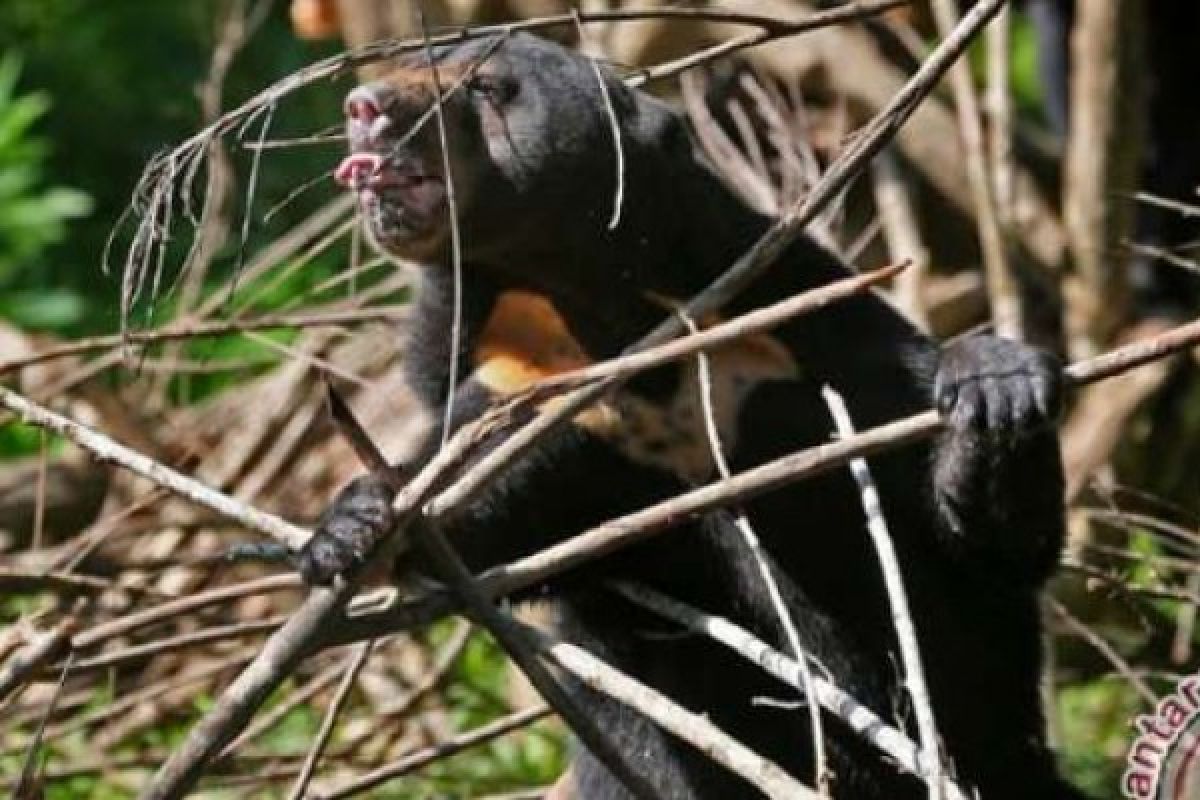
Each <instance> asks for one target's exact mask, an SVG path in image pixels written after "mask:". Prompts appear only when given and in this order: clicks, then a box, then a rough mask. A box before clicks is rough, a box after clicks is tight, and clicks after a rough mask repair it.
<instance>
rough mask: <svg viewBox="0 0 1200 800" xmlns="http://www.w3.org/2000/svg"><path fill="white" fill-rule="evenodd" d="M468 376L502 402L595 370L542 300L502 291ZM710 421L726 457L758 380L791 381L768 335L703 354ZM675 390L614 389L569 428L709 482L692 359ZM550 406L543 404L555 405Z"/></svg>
mask: <svg viewBox="0 0 1200 800" xmlns="http://www.w3.org/2000/svg"><path fill="white" fill-rule="evenodd" d="M472 362H473V368H474V372H473V377H474V379H475V380H476V381H477V382H478V383H480V384H482V385H484V386H485V387H487V388H488V389H489V390H491V391H492V392H494V393H495V394H497V395H499V396H505V395H511V394H514V393H517V392H520V391H523V390H525V389H528V388H529V387H530V386H532V385H533V384H535V383H536V382H538V381H539V380H543V379H545V378H549V377H552V376H554V375H559V374H562V373H564V372H569V371H571V370H573V369H578V368H580V367H584V366H587V365H588V364H590V363H592V359H591V358H590V357H589V356H588V354H587V353H586V351H585V350H584V349H583V347H582V346H581V345H580V344H579V342H578V341H576V340H575V338H574V337H573V336H572V335H571V332H570V329H569V328H568V326H567V324H566V322H565V321H564V320H563V318H562V317H561V316H560V315H559V313H558V311H557V309H555V307H554V305H553V304H552V303H551V302H550V301H549V300H547V299H546V298H545V297H542V296H540V295H536V294H532V293H529V292H520V291H510V292H505V293H503V294H502V295H501V296H500V297H499V298H498V300H497V302H496V306H495V308H494V309H493V311H492V313H491V315H490V316H489V318H488V320H487V322H486V323H485V325H484V328H483V331H482V332H481V334H480V337H479V341H478V344H477V345H476V348H475V351H474V353H473V358H472ZM707 362H708V369H707V372H708V393H709V397H710V398H711V408H712V415H711V416H712V419H711V424H712V425H713V427H714V428H715V432H716V434H717V436H718V437H719V439H720V442H721V446H722V449H723V450H724V452H726V453H730V452H732V451H733V448H734V447H735V446H736V445H737V439H738V431H737V428H738V423H739V417H740V410H741V407H742V403H743V402H744V401H745V399H746V398H747V397H748V396H749V394H750V393H751V392H752V391H753V390H754V388H755V387H756V386H758V385H759V384H760V383H762V382H764V381H772V380H787V379H793V378H795V377H797V374H798V370H797V367H796V363H795V361H794V360H793V359H792V357H791V354H790V353H789V352H788V350H787V349H786V348H785V347H784V346H783V345H782V344H780V342H779V341H778V340H776V339H774V338H773V337H771V336H768V335H763V334H757V335H751V336H747V337H744V338H742V339H739V340H737V341H735V342H732V343H730V344H727V345H725V346H723V347H720V348H716V349H714V350H710V351H708V354H707ZM679 369H680V376H679V381H678V385H677V388H676V390H675V391H674V393H673V394H671V395H669V396H668V397H666V398H662V399H657V398H656V399H654V400H651V399H649V398H647V397H645V396H643V395H640V394H638V393H636V392H633V391H630V390H628V389H620V390H618V391H616V392H614V393H613V394H611V395H609V396H608V397H607V398H606V399H605V400H603V401H601V402H599V403H597V404H595V405H594V406H592V407H591V408H589V409H587V410H585V411H582V412H580V413H579V414H578V415H577V416H576V417H575V420H574V424H575V425H576V426H578V427H580V428H582V429H584V430H586V431H588V432H589V433H591V434H592V435H594V436H596V437H597V438H600V439H602V440H604V441H606V442H609V443H610V444H611V445H612V446H613V447H615V448H617V449H618V450H619V451H620V452H622V453H623V454H624V455H625V456H627V457H628V458H629V459H631V460H632V461H634V462H636V463H638V464H644V465H647V466H651V467H655V468H658V469H662V470H665V471H668V472H671V473H673V474H674V475H676V476H677V477H679V478H680V479H681V480H683V481H684V482H687V483H702V482H704V481H706V480H709V479H711V477H712V476H713V475H714V474H715V472H716V469H715V466H714V464H713V460H712V450H711V445H710V442H709V432H708V428H707V425H708V424H709V423H707V422H706V414H705V409H704V403H703V392H704V391H705V389H704V387H703V386H702V383H701V377H702V376H701V370H700V366H699V362H698V360H697V359H696V358H695V357H693V358H689V359H687V360H685V361H683V362H681V363H680V367H679ZM554 402H555V401H553V400H551V401H549V403H550V404H553V403H554Z"/></svg>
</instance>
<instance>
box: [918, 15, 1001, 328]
mask: <svg viewBox="0 0 1200 800" xmlns="http://www.w3.org/2000/svg"><path fill="white" fill-rule="evenodd" d="M932 7H933V15H934V18H935V19H936V21H937V26H938V30H939V32H940V33H941V35H942V36H944V37H948V36H950V35H951V33H952V32H953V31H954V30H955V27H956V25H957V24H958V8H957V5H956V4H955V2H954V0H933V2H932ZM1002 8H1003V4H1001V9H1002ZM998 11H999V9H998ZM999 16H1000V13H998V14H997V17H999ZM950 78H951V80H952V85H953V88H954V105H955V108H956V110H957V111H958V125H959V135H960V136H961V137H962V143H963V150H964V151H965V153H966V165H965V166H966V171H967V180H968V182H969V183H970V186H971V197H972V199H973V200H974V204H975V222H976V225H977V226H978V229H979V245H980V249H981V251H982V253H983V271H984V275H985V277H986V278H987V287H988V298H989V300H990V301H991V307H992V320H993V322H994V324H995V326H996V331H997V333H999V334H1000V335H1002V336H1007V337H1009V338H1014V339H1019V338H1021V333H1022V327H1023V322H1022V318H1021V317H1022V313H1021V312H1022V309H1021V302H1020V295H1019V292H1018V288H1017V283H1016V280H1015V277H1014V276H1013V274H1012V270H1011V265H1010V263H1009V258H1008V253H1007V248H1006V245H1005V241H1004V233H1003V229H1002V228H1001V225H1000V220H999V217H998V216H997V213H996V198H995V194H994V190H995V187H993V186H992V183H991V180H990V179H989V177H988V168H987V164H988V160H987V151H986V144H985V142H984V133H983V120H982V119H980V116H979V97H978V95H977V94H976V91H975V83H974V79H973V78H972V76H971V67H970V65H969V64H967V63H966V62H965V61H964V62H961V63H959V64H956V65H955V66H954V67H953V69H951V70H950Z"/></svg>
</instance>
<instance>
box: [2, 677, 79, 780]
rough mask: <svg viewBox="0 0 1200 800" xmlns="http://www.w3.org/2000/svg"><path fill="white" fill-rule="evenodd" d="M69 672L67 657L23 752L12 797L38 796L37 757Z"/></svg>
mask: <svg viewBox="0 0 1200 800" xmlns="http://www.w3.org/2000/svg"><path fill="white" fill-rule="evenodd" d="M70 671H71V657H70V656H67V660H66V663H65V664H63V668H62V672H61V674H60V675H59V676H58V683H57V684H56V685H55V687H54V694H52V695H50V700H49V701H48V702H47V703H46V710H45V712H44V713H43V714H42V718H41V719H40V720H39V721H38V726H37V730H36V731H34V733H33V739H32V740H31V741H30V742H29V747H28V749H27V750H26V751H25V764H24V765H23V766H22V767H21V778H20V780H18V781H17V786H16V788H15V789H13V793H12V796H13V797H17V798H22V797H35V796H38V795H39V794H40V793H39V792H36V790H35V789H34V786H35V783H36V775H37V771H38V758H37V755H38V752H39V751H40V750H41V749H42V741H43V737H44V736H45V733H46V723H47V722H49V721H50V717H51V716H52V715H53V714H54V708H55V706H57V705H58V699H59V698H60V697H61V696H62V691H63V687H64V686H66V684H67V674H68V673H69V672H70Z"/></svg>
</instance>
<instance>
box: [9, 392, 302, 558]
mask: <svg viewBox="0 0 1200 800" xmlns="http://www.w3.org/2000/svg"><path fill="white" fill-rule="evenodd" d="M0 406H2V407H4V408H6V409H8V410H9V411H12V412H13V413H15V414H17V415H18V416H19V417H20V418H21V419H22V420H23V421H25V422H27V423H29V424H31V425H36V426H38V427H39V428H44V429H46V430H51V431H54V432H55V433H57V434H59V435H60V436H63V437H64V438H66V439H69V440H70V441H72V442H74V443H75V444H77V445H79V446H80V447H82V448H83V449H84V450H86V451H88V452H89V453H91V455H92V456H93V457H94V458H95V459H97V460H98V461H101V462H103V463H108V464H115V465H117V466H119V467H123V468H125V469H127V470H129V471H130V472H132V473H134V474H135V475H139V476H141V477H143V478H146V479H147V480H149V481H151V482H153V483H154V484H155V485H157V486H160V487H162V488H165V489H168V490H170V491H171V492H173V493H174V494H177V495H179V496H181V497H186V498H187V499H188V500H191V501H192V502H193V503H196V504H197V505H200V506H203V507H205V508H207V509H209V510H211V511H215V512H216V513H217V514H220V515H221V516H223V517H226V518H227V519H231V520H234V521H235V522H238V523H239V524H241V525H243V526H245V527H246V528H248V529H250V530H253V531H258V532H260V533H265V534H267V535H268V536H271V537H273V538H275V539H278V540H279V541H281V542H283V543H285V544H286V545H288V546H289V547H291V548H293V549H296V548H299V547H300V546H301V545H303V544H304V542H306V541H307V540H308V537H309V533H308V531H306V530H304V529H303V528H301V527H299V526H297V525H293V524H292V523H290V522H288V521H287V520H284V519H282V518H281V517H277V516H275V515H274V514H270V513H268V512H266V511H260V510H259V509H257V508H254V507H253V506H249V505H247V504H245V503H242V502H239V501H237V500H235V499H234V498H232V497H230V496H229V495H227V494H223V493H222V492H218V491H217V490H216V489H212V488H210V487H208V486H206V485H204V484H203V483H201V482H200V481H198V480H196V479H194V478H189V477H188V476H186V475H184V474H183V473H181V472H177V471H175V470H173V469H171V468H170V467H168V466H166V465H165V464H160V463H159V462H157V461H155V460H154V459H152V458H150V457H149V456H146V455H143V454H141V453H138V452H136V451H135V450H131V449H130V448H128V447H125V446H124V445H121V444H118V443H117V442H114V441H113V440H112V439H110V438H108V437H107V436H105V435H104V434H102V433H98V432H96V431H94V430H92V429H91V428H89V427H87V426H86V425H83V424H81V423H79V422H76V421H75V420H72V419H68V418H67V417H64V416H62V415H61V414H56V413H55V412H53V411H51V410H50V409H48V408H45V407H44V406H41V405H39V404H37V403H35V402H33V401H32V400H28V399H26V398H24V397H22V396H21V395H19V394H17V393H16V392H14V391H12V390H11V389H6V388H4V387H3V386H0Z"/></svg>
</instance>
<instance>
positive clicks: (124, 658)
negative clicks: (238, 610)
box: [72, 614, 288, 674]
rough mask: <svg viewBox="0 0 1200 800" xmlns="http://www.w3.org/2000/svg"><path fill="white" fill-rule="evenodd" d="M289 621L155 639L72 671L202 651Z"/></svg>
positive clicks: (279, 619) (83, 663)
mask: <svg viewBox="0 0 1200 800" xmlns="http://www.w3.org/2000/svg"><path fill="white" fill-rule="evenodd" d="M287 618H288V617H287V615H286V614H276V615H275V616H273V617H268V618H267V619H262V620H254V621H253V622H235V623H232V624H230V625H218V626H215V627H212V628H201V629H200V630H198V631H192V632H190V633H183V634H180V635H178V636H171V637H167V638H164V639H155V640H154V641H151V642H146V643H145V644H138V645H134V646H132V647H126V648H124V649H122V650H116V651H113V652H110V653H103V654H101V655H98V656H94V657H92V658H86V659H82V660H80V661H79V662H77V663H76V664H75V666H74V667H73V668H72V670H73V671H74V672H75V673H77V674H78V673H81V672H94V671H96V670H101V669H108V668H110V667H114V666H117V665H118V664H124V663H126V662H129V661H141V660H143V659H146V658H149V657H150V656H156V655H159V654H160V653H169V652H172V651H175V650H185V649H187V648H189V647H199V646H200V645H204V644H211V643H213V642H223V641H225V640H226V639H240V638H242V637H244V636H255V635H257V634H260V633H270V632H272V631H274V630H275V629H276V628H278V627H279V626H280V625H282V624H283V623H284V622H285V621H286V620H287Z"/></svg>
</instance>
